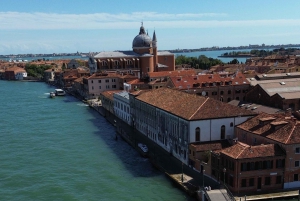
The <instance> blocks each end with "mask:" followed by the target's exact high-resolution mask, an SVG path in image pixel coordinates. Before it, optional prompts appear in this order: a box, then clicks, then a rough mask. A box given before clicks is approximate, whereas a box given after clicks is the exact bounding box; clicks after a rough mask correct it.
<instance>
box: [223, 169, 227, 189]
mask: <svg viewBox="0 0 300 201" xmlns="http://www.w3.org/2000/svg"><path fill="white" fill-rule="evenodd" d="M223 173H224V185H225V173H226V168H223Z"/></svg>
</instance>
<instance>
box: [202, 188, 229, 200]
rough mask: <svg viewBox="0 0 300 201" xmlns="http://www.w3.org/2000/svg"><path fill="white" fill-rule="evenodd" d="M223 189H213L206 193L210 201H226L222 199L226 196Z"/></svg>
mask: <svg viewBox="0 0 300 201" xmlns="http://www.w3.org/2000/svg"><path fill="white" fill-rule="evenodd" d="M222 191H226V190H225V189H215V190H210V191H206V193H207V194H208V196H209V198H210V200H211V201H227V199H226V198H225V197H224V194H227V192H222Z"/></svg>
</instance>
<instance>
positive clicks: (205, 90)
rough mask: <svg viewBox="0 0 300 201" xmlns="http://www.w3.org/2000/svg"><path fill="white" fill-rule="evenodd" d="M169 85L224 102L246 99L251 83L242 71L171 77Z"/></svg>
mask: <svg viewBox="0 0 300 201" xmlns="http://www.w3.org/2000/svg"><path fill="white" fill-rule="evenodd" d="M166 86H167V87H170V88H176V89H179V90H183V91H186V92H188V93H192V94H197V95H200V96H206V97H210V98H213V99H216V100H220V101H222V102H230V101H231V100H245V95H246V93H247V92H248V90H249V87H250V83H249V82H248V80H247V79H246V78H245V76H244V75H243V74H242V73H235V74H232V75H231V76H228V74H218V73H217V74H201V75H187V76H176V77H169V78H168V82H167V84H166Z"/></svg>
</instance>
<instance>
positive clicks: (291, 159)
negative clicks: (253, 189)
mask: <svg viewBox="0 0 300 201" xmlns="http://www.w3.org/2000/svg"><path fill="white" fill-rule="evenodd" d="M299 133H300V123H299V121H297V120H296V119H295V118H293V117H291V114H290V113H287V114H272V115H271V114H266V113H261V114H259V115H258V116H256V117H253V118H251V119H249V120H248V121H245V122H244V123H242V124H240V125H238V126H237V127H236V137H237V138H238V140H239V141H241V142H243V143H246V144H248V145H249V146H256V145H262V144H264V145H268V144H277V145H279V146H280V147H281V148H282V149H283V150H284V152H285V154H286V156H285V158H284V160H282V161H281V162H280V161H278V162H276V164H275V161H274V160H273V167H275V165H276V166H281V167H283V168H284V169H283V170H282V171H279V170H278V171H276V172H274V171H272V172H270V175H274V176H275V175H277V176H279V175H284V178H283V179H282V183H281V185H282V188H285V189H286V188H299V187H300V136H299ZM263 153H267V152H263ZM265 156H267V155H265ZM257 173H258V175H259V174H261V172H259V171H258V172H257ZM271 173H274V174H271ZM275 173H277V174H275ZM274 180H275V177H274V178H273V179H272V180H271V182H274ZM276 180H277V179H276Z"/></svg>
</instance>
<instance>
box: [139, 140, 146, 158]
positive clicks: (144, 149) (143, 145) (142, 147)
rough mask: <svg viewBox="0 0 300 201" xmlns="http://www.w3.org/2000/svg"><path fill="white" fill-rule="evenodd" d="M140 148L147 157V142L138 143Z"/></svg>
mask: <svg viewBox="0 0 300 201" xmlns="http://www.w3.org/2000/svg"><path fill="white" fill-rule="evenodd" d="M138 147H139V150H140V152H141V154H142V156H144V157H146V156H147V155H148V147H147V145H145V144H142V143H138Z"/></svg>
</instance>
